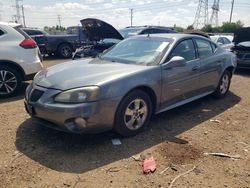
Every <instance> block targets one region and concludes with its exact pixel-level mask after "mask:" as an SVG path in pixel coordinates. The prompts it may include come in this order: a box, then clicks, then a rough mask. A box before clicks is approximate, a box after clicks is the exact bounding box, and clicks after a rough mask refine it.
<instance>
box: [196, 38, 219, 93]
mask: <svg viewBox="0 0 250 188" xmlns="http://www.w3.org/2000/svg"><path fill="white" fill-rule="evenodd" d="M194 40H195V44H196V47H197V51H198V55H199V58H200V63H201V64H200V93H206V92H211V91H214V90H215V88H216V87H217V85H218V80H219V76H220V68H221V64H222V63H223V57H221V56H220V55H219V54H216V48H217V46H216V45H215V44H213V43H212V42H210V41H208V40H206V39H201V38H196V39H194Z"/></svg>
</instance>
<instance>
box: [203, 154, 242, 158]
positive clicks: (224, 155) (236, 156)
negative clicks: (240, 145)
mask: <svg viewBox="0 0 250 188" xmlns="http://www.w3.org/2000/svg"><path fill="white" fill-rule="evenodd" d="M204 155H212V156H216V157H226V158H230V159H240V158H241V157H240V155H228V154H225V153H204Z"/></svg>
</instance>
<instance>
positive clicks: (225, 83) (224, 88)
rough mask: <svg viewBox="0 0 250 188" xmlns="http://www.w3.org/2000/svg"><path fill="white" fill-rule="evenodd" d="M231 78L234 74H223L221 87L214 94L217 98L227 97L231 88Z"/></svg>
mask: <svg viewBox="0 0 250 188" xmlns="http://www.w3.org/2000/svg"><path fill="white" fill-rule="evenodd" d="M231 78H232V74H231V73H230V72H229V71H227V70H226V71H225V72H224V73H223V74H222V76H221V79H220V82H219V85H218V87H217V89H216V90H215V92H214V96H215V97H216V98H223V97H225V96H226V94H227V93H228V91H229V88H230V84H231Z"/></svg>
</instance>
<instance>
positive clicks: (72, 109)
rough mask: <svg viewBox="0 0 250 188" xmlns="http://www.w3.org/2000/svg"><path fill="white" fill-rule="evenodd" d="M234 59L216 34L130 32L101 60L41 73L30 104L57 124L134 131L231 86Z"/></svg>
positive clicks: (44, 120)
mask: <svg viewBox="0 0 250 188" xmlns="http://www.w3.org/2000/svg"><path fill="white" fill-rule="evenodd" d="M235 67H236V57H235V55H234V54H233V53H231V52H228V51H226V50H224V49H222V48H221V47H219V46H218V45H216V44H215V43H213V42H211V40H209V39H206V38H203V37H201V36H196V35H188V34H153V35H146V36H145V35H142V36H135V37H132V38H128V39H126V40H123V41H121V42H120V43H118V44H117V45H116V46H114V47H113V48H111V49H109V50H108V51H106V52H105V53H103V54H102V55H100V56H99V57H98V58H95V59H81V60H77V61H71V62H67V63H64V64H60V65H56V66H54V67H51V68H48V69H47V70H43V71H41V72H39V73H38V74H37V75H36V76H35V78H34V81H33V83H32V84H31V85H30V86H29V87H28V88H27V91H26V96H25V106H26V110H27V111H28V113H29V114H30V115H31V116H32V117H33V120H34V122H36V123H39V124H42V125H45V126H49V127H51V128H55V129H59V130H64V131H69V132H74V133H96V132H101V131H106V130H111V129H113V130H115V131H116V132H117V133H119V134H121V135H124V136H131V135H135V134H137V133H138V132H140V131H141V130H143V127H144V126H146V125H147V124H148V123H149V122H150V118H151V116H152V115H153V114H157V113H160V112H163V111H166V110H169V109H172V108H175V107H177V106H180V105H183V104H185V103H188V102H191V101H193V100H196V99H198V98H201V97H204V96H206V95H209V94H212V93H213V94H214V95H216V96H218V97H223V96H225V95H226V93H227V92H228V89H229V86H230V80H231V77H232V74H233V72H234V70H235Z"/></svg>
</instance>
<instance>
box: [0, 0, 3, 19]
mask: <svg viewBox="0 0 250 188" xmlns="http://www.w3.org/2000/svg"><path fill="white" fill-rule="evenodd" d="M2 8H3V4H2V3H1V2H0V21H2V12H3V9H2Z"/></svg>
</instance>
